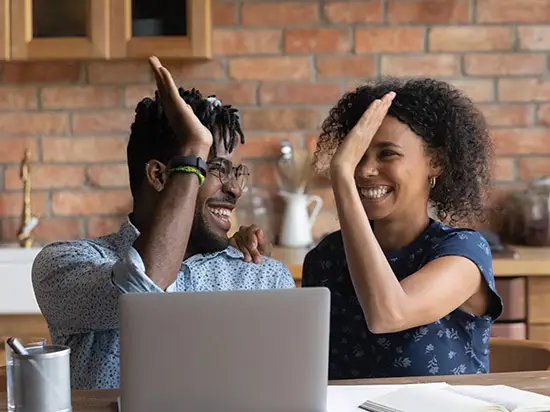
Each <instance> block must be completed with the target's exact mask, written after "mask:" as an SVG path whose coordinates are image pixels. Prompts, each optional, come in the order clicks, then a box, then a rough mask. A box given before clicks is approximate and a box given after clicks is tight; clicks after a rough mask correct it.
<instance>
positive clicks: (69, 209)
mask: <svg viewBox="0 0 550 412" xmlns="http://www.w3.org/2000/svg"><path fill="white" fill-rule="evenodd" d="M131 209H132V197H131V195H130V191H129V190H103V191H89V192H88V191H79V192H67V191H65V192H55V193H53V194H52V212H53V214H54V215H56V216H74V215H88V214H94V215H108V214H115V213H118V214H120V213H128V212H129V211H130V210H131Z"/></svg>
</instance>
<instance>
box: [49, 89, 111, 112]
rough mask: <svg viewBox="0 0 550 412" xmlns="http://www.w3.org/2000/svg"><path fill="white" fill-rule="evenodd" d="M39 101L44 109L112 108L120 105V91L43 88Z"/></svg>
mask: <svg viewBox="0 0 550 412" xmlns="http://www.w3.org/2000/svg"><path fill="white" fill-rule="evenodd" d="M40 99H41V101H42V107H44V108H46V109H80V108H90V107H113V106H118V105H120V103H121V90H120V89H119V88H117V87H110V86H68V87H65V86H61V87H45V88H43V89H42V91H41V94H40Z"/></svg>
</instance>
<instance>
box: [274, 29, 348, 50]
mask: <svg viewBox="0 0 550 412" xmlns="http://www.w3.org/2000/svg"><path fill="white" fill-rule="evenodd" d="M284 49H285V52H286V53H344V52H348V51H350V49H351V37H350V32H349V30H348V29H339V28H317V29H288V30H285V37H284Z"/></svg>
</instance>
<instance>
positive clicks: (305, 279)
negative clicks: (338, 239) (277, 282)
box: [302, 249, 319, 288]
mask: <svg viewBox="0 0 550 412" xmlns="http://www.w3.org/2000/svg"><path fill="white" fill-rule="evenodd" d="M314 254H315V249H313V250H310V251H309V252H308V253H307V254H306V257H305V258H304V263H303V265H302V287H303V288H307V287H315V286H319V284H318V281H317V279H316V277H315V273H317V265H316V262H317V260H316V259H315V256H314Z"/></svg>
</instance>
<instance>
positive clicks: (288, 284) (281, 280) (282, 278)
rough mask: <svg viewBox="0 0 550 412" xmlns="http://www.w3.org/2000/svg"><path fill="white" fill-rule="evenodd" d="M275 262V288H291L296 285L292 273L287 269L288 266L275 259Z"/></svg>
mask: <svg viewBox="0 0 550 412" xmlns="http://www.w3.org/2000/svg"><path fill="white" fill-rule="evenodd" d="M275 262H276V263H277V266H278V267H277V268H275V273H277V274H278V276H277V282H276V287H277V289H293V288H295V287H296V282H295V281H294V278H293V277H292V274H291V273H290V271H289V270H288V267H287V266H286V265H285V264H284V263H282V262H278V261H275Z"/></svg>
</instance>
